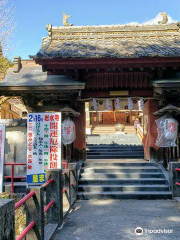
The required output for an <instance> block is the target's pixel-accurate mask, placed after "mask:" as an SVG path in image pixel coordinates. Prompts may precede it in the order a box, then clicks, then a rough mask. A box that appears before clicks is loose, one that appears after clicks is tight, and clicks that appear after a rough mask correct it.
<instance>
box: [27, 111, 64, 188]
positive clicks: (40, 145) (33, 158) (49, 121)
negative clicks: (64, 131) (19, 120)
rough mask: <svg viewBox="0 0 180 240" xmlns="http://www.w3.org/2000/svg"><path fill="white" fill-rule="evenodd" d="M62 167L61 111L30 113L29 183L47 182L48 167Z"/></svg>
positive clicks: (28, 141) (28, 123)
mask: <svg viewBox="0 0 180 240" xmlns="http://www.w3.org/2000/svg"><path fill="white" fill-rule="evenodd" d="M60 168H61V113H56V112H55V113H29V114H28V118H27V183H28V184H42V183H44V182H45V172H46V170H47V169H51V170H52V169H60Z"/></svg>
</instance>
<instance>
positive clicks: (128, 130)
mask: <svg viewBox="0 0 180 240" xmlns="http://www.w3.org/2000/svg"><path fill="white" fill-rule="evenodd" d="M115 133H116V130H115V126H114V125H112V124H109V125H108V124H107V125H105V124H103V125H97V126H94V127H93V128H92V134H95V135H102V134H115ZM124 133H125V134H135V133H136V130H135V129H134V126H133V125H132V124H125V129H124Z"/></svg>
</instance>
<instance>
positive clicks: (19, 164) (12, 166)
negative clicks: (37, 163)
mask: <svg viewBox="0 0 180 240" xmlns="http://www.w3.org/2000/svg"><path fill="white" fill-rule="evenodd" d="M4 165H5V166H11V175H10V176H4V178H5V179H7V178H11V193H14V179H26V177H24V176H22V177H14V166H27V163H4Z"/></svg>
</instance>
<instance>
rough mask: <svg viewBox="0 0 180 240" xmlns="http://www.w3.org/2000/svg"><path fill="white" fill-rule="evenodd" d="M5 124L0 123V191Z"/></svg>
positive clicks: (0, 189)
mask: <svg viewBox="0 0 180 240" xmlns="http://www.w3.org/2000/svg"><path fill="white" fill-rule="evenodd" d="M5 137H6V126H5V125H0V193H2V192H3V179H4V149H5Z"/></svg>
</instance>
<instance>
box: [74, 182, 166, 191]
mask: <svg viewBox="0 0 180 240" xmlns="http://www.w3.org/2000/svg"><path fill="white" fill-rule="evenodd" d="M78 191H79V192H109V191H110V192H111V191H118V192H119V191H124V192H125V191H169V186H167V185H165V184H162V185H143V184H139V185H138V184H136V185H124V184H121V185H79V186H78Z"/></svg>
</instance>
